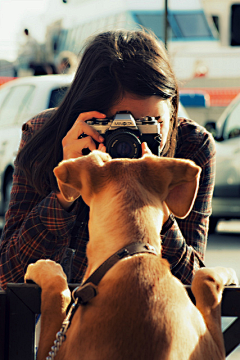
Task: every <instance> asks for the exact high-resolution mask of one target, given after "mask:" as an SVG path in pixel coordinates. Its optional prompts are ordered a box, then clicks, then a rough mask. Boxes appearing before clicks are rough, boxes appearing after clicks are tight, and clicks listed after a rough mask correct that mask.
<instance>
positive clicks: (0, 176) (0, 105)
mask: <svg viewBox="0 0 240 360" xmlns="http://www.w3.org/2000/svg"><path fill="white" fill-rule="evenodd" d="M72 79H73V76H72V75H47V76H36V77H34V76H32V77H23V78H18V79H15V80H12V81H9V82H8V83H6V84H4V85H2V86H1V87H0V134H1V135H0V215H3V214H5V211H6V209H7V207H8V203H9V196H10V191H11V186H12V174H13V167H14V164H13V163H14V159H15V157H16V154H17V150H18V147H19V142H20V138H21V127H22V124H23V123H24V122H26V121H27V120H29V119H31V117H33V116H34V115H36V114H37V113H39V112H40V111H42V110H45V109H47V108H51V107H55V106H57V105H58V104H59V102H60V101H61V99H62V98H63V96H64V94H65V92H66V90H67V89H68V87H69V84H70V83H71V81H72Z"/></svg>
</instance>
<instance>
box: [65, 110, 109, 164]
mask: <svg viewBox="0 0 240 360" xmlns="http://www.w3.org/2000/svg"><path fill="white" fill-rule="evenodd" d="M94 117H95V118H100V119H104V118H105V117H106V115H104V114H102V113H100V112H98V111H89V112H85V113H81V114H80V115H79V116H78V118H77V120H76V121H75V123H74V124H73V126H72V127H71V129H70V130H69V131H68V133H67V134H66V136H65V137H64V138H63V140H62V147H63V160H67V159H72V158H77V157H80V156H83V154H82V150H83V149H89V150H90V151H92V150H95V149H96V144H95V142H94V141H93V140H96V141H97V142H99V143H100V144H99V146H98V150H101V151H103V152H106V147H105V146H104V145H103V144H102V142H103V141H104V138H103V137H102V136H101V135H100V134H99V133H98V132H97V130H95V129H94V128H93V127H92V126H90V125H88V124H86V123H85V121H87V120H90V119H92V118H94ZM82 134H85V136H84V137H82V138H80V139H79V136H81V135H82Z"/></svg>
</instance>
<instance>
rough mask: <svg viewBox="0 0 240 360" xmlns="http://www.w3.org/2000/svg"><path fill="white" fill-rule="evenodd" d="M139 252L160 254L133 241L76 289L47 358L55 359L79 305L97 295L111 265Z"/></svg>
mask: <svg viewBox="0 0 240 360" xmlns="http://www.w3.org/2000/svg"><path fill="white" fill-rule="evenodd" d="M139 253H149V254H154V255H158V253H157V252H156V250H155V248H154V247H153V246H152V245H150V244H146V243H140V242H135V243H132V244H130V245H128V246H126V247H124V248H122V249H120V250H118V251H117V252H116V253H115V254H113V255H112V256H110V257H109V258H108V259H107V260H106V261H104V263H102V264H101V265H100V266H99V267H98V268H97V269H96V270H95V271H94V272H93V273H92V275H91V276H90V277H89V278H88V279H87V280H86V281H85V282H84V283H83V284H82V285H80V286H78V287H77V288H76V289H74V291H73V294H72V297H73V300H74V303H73V304H72V306H71V308H70V310H69V312H68V314H67V316H66V318H65V320H64V321H63V323H62V327H61V330H60V331H59V332H58V333H57V335H56V340H54V345H53V346H52V347H51V351H50V352H49V354H48V356H47V357H46V360H54V358H55V356H56V355H57V352H58V351H59V349H60V346H61V345H62V343H63V342H64V341H65V340H66V332H67V330H68V329H69V327H70V325H71V322H72V318H73V316H74V314H75V312H76V310H77V308H78V306H79V305H86V304H87V303H88V302H89V301H90V300H91V299H93V298H94V297H95V296H97V294H98V291H97V286H98V284H99V282H100V281H101V280H102V278H103V276H104V275H105V274H106V272H107V271H108V270H109V269H111V267H113V266H114V265H115V264H116V263H117V262H118V261H119V260H121V259H124V258H126V257H129V256H133V255H136V254H139Z"/></svg>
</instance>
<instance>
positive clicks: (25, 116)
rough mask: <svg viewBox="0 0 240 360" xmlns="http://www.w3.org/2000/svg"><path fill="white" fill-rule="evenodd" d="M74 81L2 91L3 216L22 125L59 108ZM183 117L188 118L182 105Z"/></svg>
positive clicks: (59, 79)
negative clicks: (49, 110)
mask: <svg viewBox="0 0 240 360" xmlns="http://www.w3.org/2000/svg"><path fill="white" fill-rule="evenodd" d="M72 80H73V75H47V76H36V77H35V76H31V77H22V78H18V79H16V80H12V81H9V82H8V83H6V84H4V85H2V86H1V87H0V134H1V135H0V215H4V214H5V212H6V210H7V208H8V203H9V198H10V192H11V187H12V174H13V168H14V159H15V157H16V154H17V150H18V147H19V143H20V138H21V128H22V124H24V123H25V122H26V121H27V120H29V119H31V118H32V117H33V116H34V115H36V114H38V113H39V112H40V111H42V110H45V109H48V108H52V107H56V106H58V104H59V103H60V101H61V100H62V98H63V97H64V95H65V93H66V91H67V89H68V87H69V86H70V83H71V82H72ZM179 116H181V117H187V113H186V111H185V109H184V107H183V106H182V105H181V104H180V107H179Z"/></svg>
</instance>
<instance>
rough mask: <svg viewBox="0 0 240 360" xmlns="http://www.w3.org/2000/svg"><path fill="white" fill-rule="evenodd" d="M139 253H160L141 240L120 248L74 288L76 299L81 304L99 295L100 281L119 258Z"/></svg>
mask: <svg viewBox="0 0 240 360" xmlns="http://www.w3.org/2000/svg"><path fill="white" fill-rule="evenodd" d="M139 253H150V254H154V255H158V254H157V252H156V250H155V248H154V247H153V246H151V245H149V244H146V243H141V242H135V243H132V244H130V245H128V246H126V247H124V248H122V249H120V250H118V251H117V252H116V253H115V254H113V255H112V256H110V257H109V258H108V259H107V260H106V261H105V262H104V263H103V264H102V265H100V266H99V267H98V268H97V270H95V271H94V272H93V273H92V275H91V276H90V277H89V278H88V279H87V280H86V281H85V282H84V283H83V284H82V285H81V286H79V287H77V288H76V289H74V291H73V298H74V300H75V299H76V298H78V302H79V303H80V304H81V305H85V304H87V303H88V301H90V300H91V299H93V298H94V297H95V296H96V295H97V286H98V284H99V282H100V281H101V279H102V278H103V276H104V275H105V274H106V272H107V271H108V270H109V269H110V268H111V267H112V266H113V265H115V264H116V263H117V262H118V261H119V260H121V259H123V258H125V257H128V256H133V255H135V254H139Z"/></svg>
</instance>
